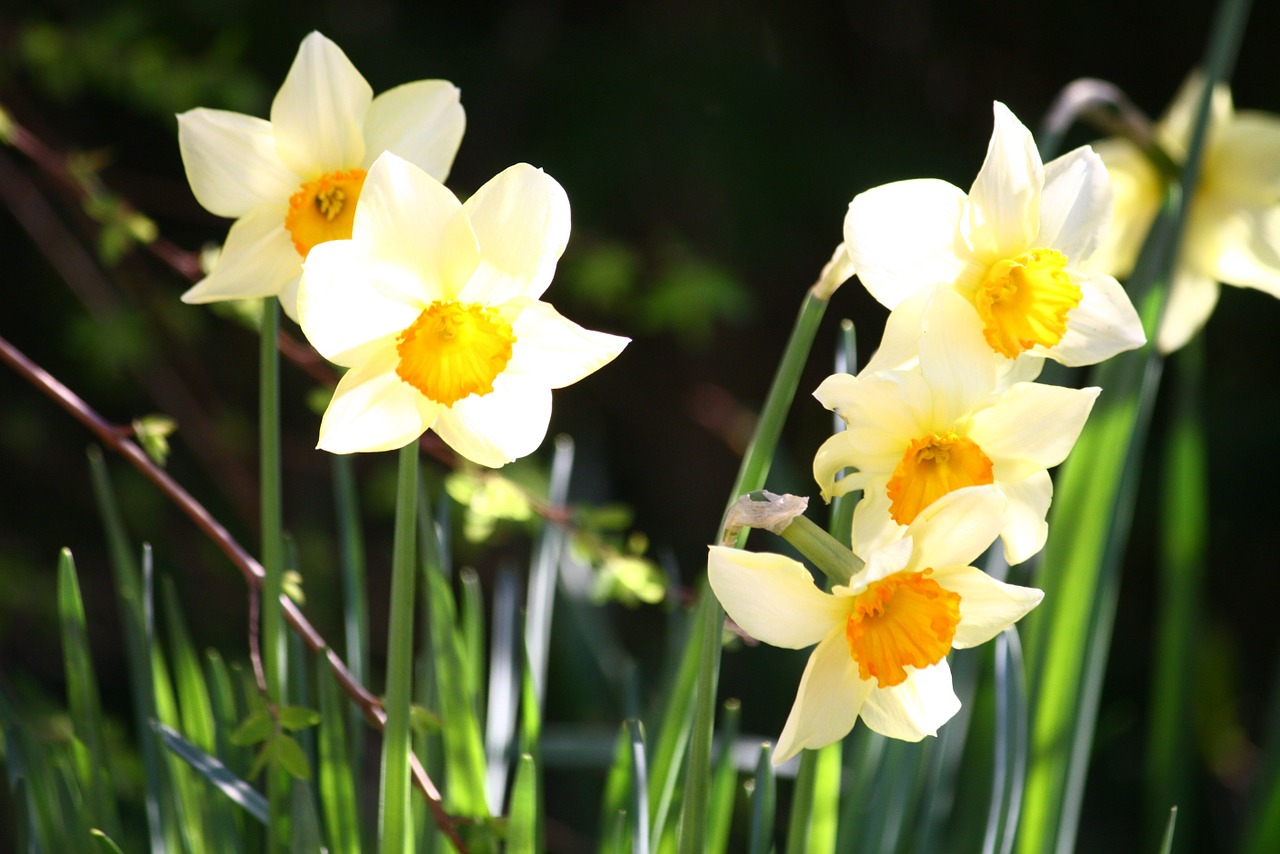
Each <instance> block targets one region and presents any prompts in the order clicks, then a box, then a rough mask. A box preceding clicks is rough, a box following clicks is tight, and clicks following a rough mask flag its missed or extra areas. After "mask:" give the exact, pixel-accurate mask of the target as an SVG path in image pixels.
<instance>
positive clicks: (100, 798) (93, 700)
mask: <svg viewBox="0 0 1280 854" xmlns="http://www.w3.org/2000/svg"><path fill="white" fill-rule="evenodd" d="M58 612H59V615H60V617H61V622H62V654H63V660H64V662H65V664H66V677H67V703H68V705H69V706H70V710H71V722H72V725H73V727H74V729H75V733H76V737H77V738H79V739H80V741H81V742H83V743H84V746H85V748H86V749H87V751H88V759H87V762H86V764H85V768H84V775H83V776H82V778H81V787H82V788H83V789H84V791H85V792H86V793H87V795H88V802H89V815H88V820H89V821H90V822H92V823H94V824H96V825H98V826H100V827H103V828H106V831H107V832H108V833H116V834H118V833H119V831H120V817H119V814H118V813H117V811H116V801H115V794H114V792H113V787H112V783H111V771H110V768H111V763H110V762H108V760H107V750H106V741H105V738H104V737H103V731H102V706H101V702H100V700H99V698H98V679H97V676H96V675H95V674H94V669H93V658H92V657H91V656H90V654H89V637H88V629H87V627H86V625H85V614H84V603H83V601H82V600H81V598H80V582H79V581H78V580H77V578H76V567H75V561H74V560H73V559H72V557H71V551H70V550H69V549H63V550H62V552H61V554H60V555H59V558H58Z"/></svg>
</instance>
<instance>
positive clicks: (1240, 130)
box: [1201, 110, 1280, 206]
mask: <svg viewBox="0 0 1280 854" xmlns="http://www.w3.org/2000/svg"><path fill="white" fill-rule="evenodd" d="M1205 156H1206V161H1205V163H1204V165H1203V166H1202V172H1201V179H1202V182H1203V183H1208V184H1211V185H1212V187H1211V191H1212V193H1213V195H1215V196H1221V197H1223V198H1225V199H1231V200H1234V201H1236V202H1237V203H1238V204H1240V205H1243V206H1252V205H1266V204H1268V203H1269V204H1270V205H1272V206H1274V205H1275V202H1276V194H1277V192H1280V117H1277V116H1275V115H1272V114H1271V113H1260V112H1254V111H1248V110H1246V111H1243V112H1240V113H1237V114H1236V115H1235V116H1234V117H1233V118H1232V120H1231V121H1229V122H1227V123H1226V124H1225V125H1224V126H1223V127H1222V128H1221V131H1220V132H1219V134H1218V137H1217V139H1216V140H1215V144H1214V146H1213V150H1212V151H1211V152H1206V155H1205Z"/></svg>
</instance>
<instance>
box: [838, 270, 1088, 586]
mask: <svg viewBox="0 0 1280 854" xmlns="http://www.w3.org/2000/svg"><path fill="white" fill-rule="evenodd" d="M918 340H919V344H918V347H919V362H918V365H917V367H916V368H915V369H913V370H894V371H872V370H868V369H864V370H863V372H862V373H861V374H859V375H858V376H857V377H853V376H850V375H848V374H836V375H834V376H831V377H828V378H827V379H826V380H825V381H823V383H822V384H821V385H820V386H819V387H818V389H817V390H816V391H815V392H814V397H816V398H817V399H818V401H819V402H820V403H822V405H823V406H825V407H827V408H828V409H832V410H834V411H835V412H836V413H837V414H839V416H840V418H841V419H842V420H843V421H844V422H845V424H846V425H847V428H846V429H845V430H842V431H841V432H839V433H836V434H835V435H833V436H832V437H831V438H829V439H828V440H827V441H826V442H824V443H823V444H822V447H821V448H819V449H818V453H817V455H816V456H815V457H814V462H813V474H814V478H815V479H816V480H817V482H818V485H819V486H820V487H821V488H822V494H823V497H824V498H828V499H830V498H831V497H832V496H835V495H843V494H845V493H846V492H849V491H851V490H854V489H861V490H863V497H862V500H861V501H859V502H858V506H857V507H856V508H855V510H854V514H853V547H854V551H855V552H857V553H858V554H860V555H864V556H865V553H866V552H868V551H873V550H875V549H876V548H879V547H880V545H881V544H882V543H884V542H887V541H889V540H893V539H896V538H897V537H899V536H901V535H902V534H903V533H904V532H905V531H906V528H907V526H908V525H910V524H911V523H912V522H913V521H914V520H915V519H916V517H917V516H919V514H920V513H921V512H922V511H923V510H925V509H926V508H927V507H929V506H930V504H932V503H933V502H935V501H936V500H938V499H939V498H941V497H942V496H944V495H946V494H947V493H949V492H952V491H954V490H957V489H962V488H964V487H968V486H982V485H988V484H992V485H994V486H995V488H996V489H997V490H998V491H999V492H1000V493H1001V494H1002V495H1004V496H1005V497H1006V499H1007V506H1006V509H1005V514H1004V515H1005V518H1004V522H1003V524H1002V525H1001V528H1000V537H1001V540H1002V541H1003V543H1004V553H1005V557H1006V559H1007V560H1008V562H1009V563H1010V564H1017V563H1021V562H1022V561H1024V560H1026V559H1027V558H1029V557H1031V556H1032V555H1034V554H1035V553H1036V552H1038V551H1040V549H1041V548H1042V547H1043V546H1044V543H1045V538H1046V536H1047V535H1048V526H1047V524H1046V523H1045V514H1046V513H1047V512H1048V510H1049V504H1050V502H1051V500H1052V498H1053V483H1052V481H1051V480H1050V478H1049V473H1048V469H1049V468H1052V467H1053V466H1056V465H1058V464H1059V463H1060V462H1062V460H1063V459H1064V458H1065V457H1066V456H1067V454H1068V453H1069V452H1070V451H1071V448H1072V447H1073V446H1074V445H1075V442H1076V439H1077V438H1078V437H1079V435H1080V430H1081V429H1082V428H1083V427H1084V423H1085V420H1086V419H1087V418H1088V417H1089V412H1090V411H1091V410H1092V408H1093V403H1094V400H1095V399H1096V398H1097V396H1098V392H1099V390H1098V389H1097V388H1086V389H1071V388H1061V387H1059V386H1051V385H1043V384H1041V383H1034V382H1013V383H1008V382H1007V378H1006V379H1005V380H1004V381H1003V382H1002V380H1001V377H1000V374H999V373H998V371H997V364H998V361H1004V360H997V359H996V358H995V357H993V356H992V354H991V351H990V349H989V348H988V347H987V346H986V344H985V342H984V341H983V340H982V335H981V321H980V320H979V319H978V316H977V315H976V314H975V313H974V312H973V311H972V310H971V309H970V307H969V306H968V305H967V303H966V302H965V301H964V300H963V299H962V298H961V297H959V296H958V295H956V294H955V293H953V292H952V291H950V290H949V289H945V288H940V289H938V290H936V291H935V292H934V293H933V294H932V296H931V300H930V304H929V306H928V307H927V310H926V311H925V313H924V316H923V318H922V322H921V324H920V334H919V339H918ZM846 467H852V468H854V469H856V470H857V471H855V472H854V473H852V474H847V475H845V476H844V477H841V478H838V477H837V476H838V475H839V473H840V471H841V470H842V469H844V468H846Z"/></svg>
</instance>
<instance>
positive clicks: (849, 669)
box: [773, 626, 875, 765]
mask: <svg viewBox="0 0 1280 854" xmlns="http://www.w3.org/2000/svg"><path fill="white" fill-rule="evenodd" d="M874 687H875V682H874V681H872V680H865V681H864V680H862V679H859V678H858V667H857V665H856V664H855V663H854V661H853V658H852V656H851V655H850V654H849V645H848V643H847V642H846V641H845V638H844V627H843V626H838V627H836V628H835V629H832V630H831V632H830V633H829V634H828V635H827V636H826V637H825V638H823V640H822V642H821V643H820V644H818V646H817V648H816V649H814V651H813V654H812V655H810V656H809V663H808V664H806V665H805V668H804V675H803V676H802V677H801V678H800V689H799V690H798V691H797V692H796V701H795V704H794V705H793V706H792V707H791V714H790V715H788V716H787V723H786V725H785V726H783V728H782V735H781V736H779V737H778V746H777V749H776V750H775V751H774V753H773V763H774V764H775V765H780V764H781V763H783V762H786V761H787V760H788V759H790V758H791V757H792V756H795V755H796V754H797V753H799V752H800V751H801V750H804V749H806V748H808V749H810V750H816V749H818V748H819V747H825V746H826V745H828V744H832V743H833V742H836V741H838V740H840V739H841V738H844V737H845V736H846V735H848V734H849V731H850V730H851V729H853V725H854V723H856V722H857V720H858V712H859V711H860V710H861V709H862V708H863V702H864V701H865V700H866V699H867V696H868V695H869V694H871V693H872V689H873V688H874Z"/></svg>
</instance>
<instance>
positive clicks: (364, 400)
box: [317, 347, 438, 454]
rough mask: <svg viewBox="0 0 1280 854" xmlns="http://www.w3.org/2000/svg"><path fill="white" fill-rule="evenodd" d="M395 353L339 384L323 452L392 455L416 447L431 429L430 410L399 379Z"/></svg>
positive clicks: (325, 425)
mask: <svg viewBox="0 0 1280 854" xmlns="http://www.w3.org/2000/svg"><path fill="white" fill-rule="evenodd" d="M395 366H396V353H395V349H394V348H392V347H388V348H384V349H383V350H382V351H381V352H380V353H378V354H377V355H376V356H375V358H372V359H370V360H369V361H368V362H366V363H365V364H363V365H361V366H359V367H357V368H353V369H351V370H350V371H348V372H347V373H346V375H345V376H344V377H343V378H342V379H341V380H340V381H339V382H338V387H337V389H335V390H334V393H333V400H331V401H330V402H329V408H328V409H326V410H325V413H324V419H323V420H322V421H321V422H320V441H319V444H318V445H317V447H318V448H320V449H321V450H325V451H330V452H331V453H335V454H350V453H354V452H357V451H391V450H395V449H396V448H402V447H404V446H405V445H407V444H409V443H410V442H413V441H417V439H418V437H419V436H421V435H422V433H423V431H424V430H426V429H427V428H428V427H430V426H431V422H432V420H433V419H432V417H431V413H432V409H433V408H438V405H437V404H430V402H429V401H427V403H428V404H430V406H429V407H428V408H427V409H426V410H424V407H423V406H422V403H423V401H425V400H426V399H425V398H424V397H423V396H422V395H421V394H420V393H419V392H418V390H417V389H415V388H414V387H413V386H411V385H409V384H408V383H406V382H404V381H403V380H401V379H400V377H399V376H397V375H396V373H395Z"/></svg>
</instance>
